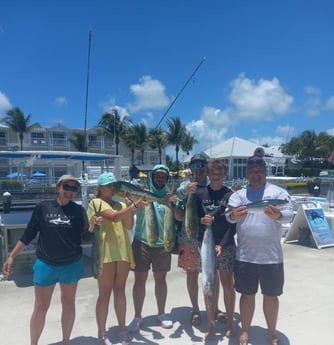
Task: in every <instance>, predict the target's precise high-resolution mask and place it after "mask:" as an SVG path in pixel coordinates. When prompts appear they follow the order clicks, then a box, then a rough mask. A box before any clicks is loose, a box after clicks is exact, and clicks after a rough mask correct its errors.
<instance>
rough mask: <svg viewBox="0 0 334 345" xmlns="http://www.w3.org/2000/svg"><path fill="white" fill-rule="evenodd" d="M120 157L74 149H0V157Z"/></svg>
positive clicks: (104, 158) (90, 158)
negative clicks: (74, 150) (73, 150)
mask: <svg viewBox="0 0 334 345" xmlns="http://www.w3.org/2000/svg"><path fill="white" fill-rule="evenodd" d="M116 157H119V156H117V155H106V154H100V153H91V152H72V151H0V158H22V159H25V158H37V159H50V158H53V159H72V160H80V161H99V160H107V159H112V158H116Z"/></svg>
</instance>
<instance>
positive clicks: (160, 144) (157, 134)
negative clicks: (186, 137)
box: [149, 128, 168, 164]
mask: <svg viewBox="0 0 334 345" xmlns="http://www.w3.org/2000/svg"><path fill="white" fill-rule="evenodd" d="M167 144H168V142H167V134H166V132H165V131H164V130H163V129H162V128H154V129H151V130H150V131H149V145H150V147H151V148H152V149H158V152H159V163H160V164H161V163H162V150H163V149H164V148H165V147H166V146H167Z"/></svg>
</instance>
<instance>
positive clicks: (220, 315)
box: [215, 309, 227, 323]
mask: <svg viewBox="0 0 334 345" xmlns="http://www.w3.org/2000/svg"><path fill="white" fill-rule="evenodd" d="M215 319H216V320H217V321H220V322H221V323H227V317H226V315H225V313H224V312H223V311H221V310H219V309H218V310H217V311H216V316H215Z"/></svg>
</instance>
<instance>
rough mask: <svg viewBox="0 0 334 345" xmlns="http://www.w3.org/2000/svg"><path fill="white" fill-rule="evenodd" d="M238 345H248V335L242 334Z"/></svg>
mask: <svg viewBox="0 0 334 345" xmlns="http://www.w3.org/2000/svg"><path fill="white" fill-rule="evenodd" d="M239 345H248V334H247V333H246V332H242V333H241V335H240V338H239Z"/></svg>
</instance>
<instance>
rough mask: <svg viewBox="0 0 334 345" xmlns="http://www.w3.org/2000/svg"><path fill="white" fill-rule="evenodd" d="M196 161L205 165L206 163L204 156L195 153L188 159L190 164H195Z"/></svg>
mask: <svg viewBox="0 0 334 345" xmlns="http://www.w3.org/2000/svg"><path fill="white" fill-rule="evenodd" d="M196 161H200V162H203V163H205V164H206V163H208V159H207V156H206V155H204V154H203V153H196V154H195V155H193V156H192V157H191V159H190V164H191V163H193V162H196Z"/></svg>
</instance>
